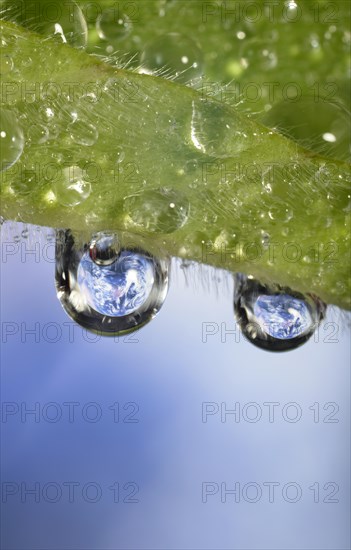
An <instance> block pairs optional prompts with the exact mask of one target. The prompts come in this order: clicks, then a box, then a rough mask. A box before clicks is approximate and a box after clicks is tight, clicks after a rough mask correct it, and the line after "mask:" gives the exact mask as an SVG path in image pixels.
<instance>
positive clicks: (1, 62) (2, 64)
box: [0, 55, 14, 76]
mask: <svg viewBox="0 0 351 550" xmlns="http://www.w3.org/2000/svg"><path fill="white" fill-rule="evenodd" d="M13 66H14V65H13V60H12V57H10V56H9V55H2V56H1V57H0V74H1V76H3V75H5V74H8V73H10V72H11V71H12V69H13Z"/></svg>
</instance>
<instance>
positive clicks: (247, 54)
mask: <svg viewBox="0 0 351 550" xmlns="http://www.w3.org/2000/svg"><path fill="white" fill-rule="evenodd" d="M239 57H240V58H241V59H242V60H243V63H242V65H243V67H244V68H245V69H247V68H248V67H249V68H250V70H253V71H254V70H255V71H258V72H259V71H269V70H271V69H274V68H275V67H276V66H277V63H278V58H277V54H276V52H275V51H274V50H272V49H271V48H270V44H269V43H268V41H266V40H260V39H259V38H251V39H250V40H245V41H243V42H242V47H241V48H240V50H239Z"/></svg>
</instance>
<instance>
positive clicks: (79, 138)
mask: <svg viewBox="0 0 351 550" xmlns="http://www.w3.org/2000/svg"><path fill="white" fill-rule="evenodd" d="M69 133H70V136H71V139H72V141H74V142H75V143H78V144H79V145H86V146H87V147H91V146H92V145H94V144H95V143H96V141H97V139H98V137H99V132H98V130H97V129H96V127H95V126H94V125H93V124H89V123H87V122H84V121H83V120H79V119H77V120H75V121H74V122H72V123H71V124H70V125H69Z"/></svg>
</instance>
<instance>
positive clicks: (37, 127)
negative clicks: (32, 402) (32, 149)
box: [27, 124, 50, 144]
mask: <svg viewBox="0 0 351 550" xmlns="http://www.w3.org/2000/svg"><path fill="white" fill-rule="evenodd" d="M49 137H50V132H49V129H48V128H47V126H44V125H42V124H33V125H32V126H30V127H29V128H28V132H27V139H28V140H29V141H30V142H31V143H35V144H41V143H45V142H46V141H47V140H48V139H49Z"/></svg>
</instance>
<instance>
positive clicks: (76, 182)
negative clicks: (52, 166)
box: [55, 166, 91, 206]
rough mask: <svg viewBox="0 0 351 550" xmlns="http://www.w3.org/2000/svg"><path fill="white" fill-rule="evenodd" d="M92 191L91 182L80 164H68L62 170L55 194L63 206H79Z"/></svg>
mask: <svg viewBox="0 0 351 550" xmlns="http://www.w3.org/2000/svg"><path fill="white" fill-rule="evenodd" d="M90 193H91V183H90V182H89V181H87V177H86V175H85V173H84V171H83V170H82V169H81V168H80V167H79V166H68V167H65V168H64V169H63V170H62V173H61V174H60V178H59V180H58V182H56V184H55V194H56V196H57V199H58V201H59V203H60V204H62V205H63V206H77V205H78V204H80V203H82V202H83V201H85V200H86V199H87V198H88V197H89V195H90Z"/></svg>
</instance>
